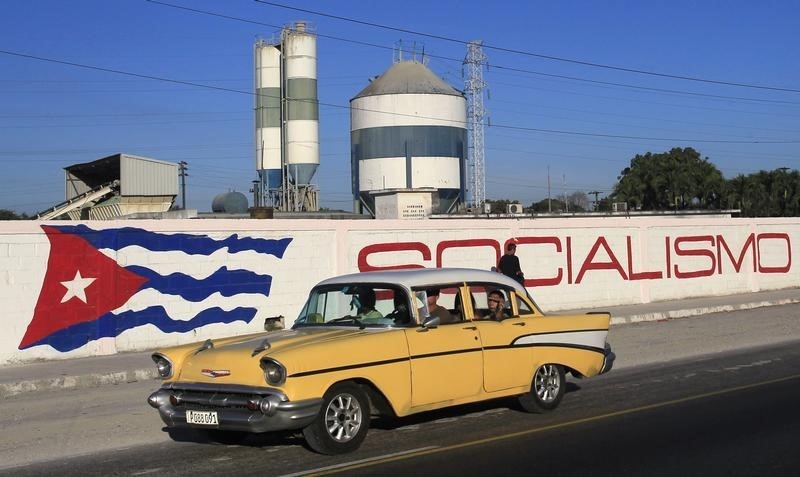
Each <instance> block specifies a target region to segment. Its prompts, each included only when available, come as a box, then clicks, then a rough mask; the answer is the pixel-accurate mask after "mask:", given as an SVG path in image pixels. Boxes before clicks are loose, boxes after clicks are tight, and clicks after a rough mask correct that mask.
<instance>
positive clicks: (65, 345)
mask: <svg viewBox="0 0 800 477" xmlns="http://www.w3.org/2000/svg"><path fill="white" fill-rule="evenodd" d="M256 311H257V310H256V309H255V308H245V307H242V308H235V309H233V310H230V311H224V310H223V309H222V308H219V307H214V308H209V309H207V310H203V311H201V312H200V313H198V314H197V315H195V317H194V318H192V319H191V320H187V321H183V320H173V319H171V318H170V317H169V315H167V311H166V310H165V309H164V307H162V306H152V307H150V308H146V309H144V310H141V311H126V312H124V313H120V314H119V315H115V314H113V313H106V314H105V315H103V316H101V317H100V318H98V319H97V320H95V321H89V322H85V323H79V324H77V325H75V326H71V327H69V328H66V329H63V330H59V331H57V332H55V333H53V334H51V335H48V336H47V337H45V338H44V339H42V340H41V341H38V342H36V343H32V344H31V345H30V346H27V347H26V348H30V347H33V346H39V345H44V344H48V345H50V346H52V347H53V348H55V349H56V350H58V351H61V352H62V353H63V352H67V351H72V350H74V349H78V348H80V347H81V346H83V345H85V344H86V343H88V342H90V341H92V340H96V339H99V338H106V337H114V336H118V335H119V334H120V333H122V332H123V331H125V330H129V329H131V328H136V327H137V326H142V325H147V324H152V325H155V326H156V327H157V328H158V329H159V330H161V331H162V332H164V333H186V332H188V331H192V330H194V329H196V328H199V327H201V326H204V325H208V324H212V323H225V324H227V323H233V322H235V321H243V322H245V323H249V322H250V321H251V320H252V319H253V317H254V316H255V315H256Z"/></svg>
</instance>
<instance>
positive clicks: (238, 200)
mask: <svg viewBox="0 0 800 477" xmlns="http://www.w3.org/2000/svg"><path fill="white" fill-rule="evenodd" d="M247 208H248V205H247V197H246V196H245V195H244V194H242V193H241V192H225V193H223V194H217V195H216V196H215V197H214V200H213V201H212V202H211V210H212V211H213V212H217V213H224V214H246V213H247Z"/></svg>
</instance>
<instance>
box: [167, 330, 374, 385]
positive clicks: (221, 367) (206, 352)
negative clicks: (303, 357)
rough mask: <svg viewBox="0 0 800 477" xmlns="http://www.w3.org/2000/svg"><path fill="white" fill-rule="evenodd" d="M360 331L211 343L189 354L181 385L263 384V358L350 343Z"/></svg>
mask: <svg viewBox="0 0 800 477" xmlns="http://www.w3.org/2000/svg"><path fill="white" fill-rule="evenodd" d="M375 332H380V330H374V331H363V330H360V329H358V328H352V329H351V328H333V329H329V328H322V327H319V328H318V327H313V328H302V329H298V330H281V331H273V332H269V333H259V334H254V335H247V336H242V337H234V338H224V339H217V340H209V341H206V343H209V342H210V343H211V345H208V344H205V345H200V344H198V347H197V348H195V349H193V350H192V351H190V352H189V353H188V355H187V356H186V357H185V358H184V359H183V364H182V366H181V370H180V376H176V378H178V379H179V380H181V381H185V380H188V381H197V382H204V381H208V382H219V383H223V382H225V381H227V380H228V379H227V378H230V379H231V380H232V381H237V382H248V381H250V382H263V377H262V372H261V368H260V366H259V362H260V361H261V359H262V358H264V357H267V356H272V355H280V354H281V353H282V352H284V351H288V350H293V349H297V348H300V347H304V346H308V345H312V344H318V343H324V342H330V341H335V340H341V339H347V338H349V337H351V336H355V335H357V334H364V333H375Z"/></svg>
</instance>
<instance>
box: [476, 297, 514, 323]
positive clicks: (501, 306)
mask: <svg viewBox="0 0 800 477" xmlns="http://www.w3.org/2000/svg"><path fill="white" fill-rule="evenodd" d="M487 301H488V302H489V314H488V315H486V316H484V317H483V318H482V319H484V320H495V321H500V320H504V319H506V318H509V317H510V316H511V315H509V314H508V313H507V312H506V310H505V304H506V298H505V295H504V294H503V292H502V291H501V290H492V291H490V292H489V297H488V300H487Z"/></svg>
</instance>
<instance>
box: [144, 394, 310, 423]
mask: <svg viewBox="0 0 800 477" xmlns="http://www.w3.org/2000/svg"><path fill="white" fill-rule="evenodd" d="M147 402H148V403H149V404H150V405H151V406H153V407H154V408H156V409H158V412H159V414H160V415H161V420H162V421H164V424H166V425H167V427H200V428H202V427H205V428H211V429H221V430H228V431H246V432H268V431H280V430H289V429H301V428H303V427H305V426H307V425H308V424H310V423H311V422H312V421H313V420H314V418H315V417H316V416H317V414H318V413H319V410H320V407H321V406H322V398H314V399H306V400H303V401H289V400H288V398H287V397H286V395H284V394H283V393H282V392H280V391H278V390H276V389H272V388H259V387H251V386H235V385H234V386H225V385H210V384H205V383H170V384H167V385H165V386H163V387H162V388H160V389H158V390H157V391H155V392H154V393H153V394H151V395H150V397H148V398H147ZM186 411H215V412H216V413H217V419H218V421H219V424H218V425H212V426H207V425H196V424H189V423H187V422H186Z"/></svg>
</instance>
